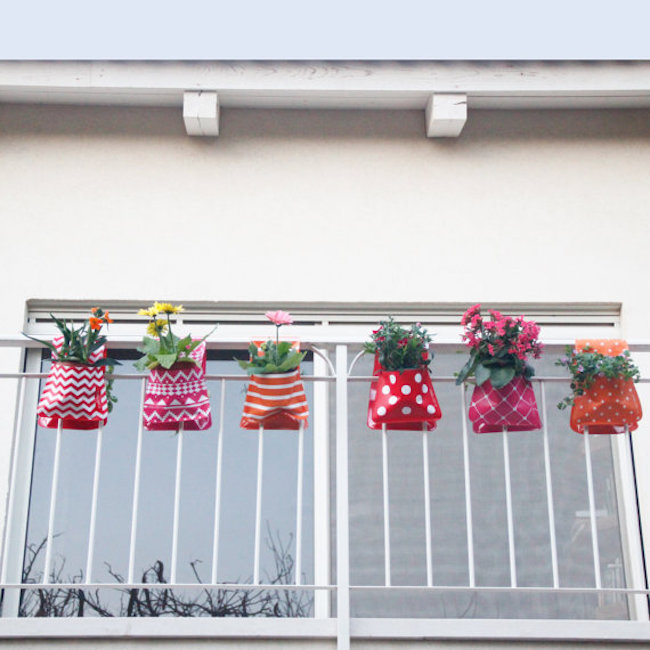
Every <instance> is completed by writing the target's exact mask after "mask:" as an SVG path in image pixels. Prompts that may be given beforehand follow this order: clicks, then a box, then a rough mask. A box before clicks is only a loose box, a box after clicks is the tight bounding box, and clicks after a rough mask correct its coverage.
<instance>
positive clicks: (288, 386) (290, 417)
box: [240, 368, 309, 430]
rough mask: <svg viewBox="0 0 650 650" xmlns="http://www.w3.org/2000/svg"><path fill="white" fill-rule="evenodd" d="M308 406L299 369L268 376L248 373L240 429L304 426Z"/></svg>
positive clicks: (296, 427) (294, 427) (295, 427)
mask: <svg viewBox="0 0 650 650" xmlns="http://www.w3.org/2000/svg"><path fill="white" fill-rule="evenodd" d="M308 417H309V406H308V404H307V396H306V395H305V389H304V387H303V385H302V380H301V378H300V368H296V369H295V370H293V371H292V372H285V373H281V374H271V375H251V380H250V383H249V384H248V390H247V391H246V402H245V403H244V413H243V415H242V419H241V423H240V426H241V428H242V429H259V428H260V427H264V428H265V429H289V430H292V429H294V430H295V429H298V428H300V424H301V423H303V424H304V427H305V428H306V427H307V420H308Z"/></svg>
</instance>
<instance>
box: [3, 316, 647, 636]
mask: <svg viewBox="0 0 650 650" xmlns="http://www.w3.org/2000/svg"><path fill="white" fill-rule="evenodd" d="M240 307H241V306H240ZM392 307H393V309H391V306H389V305H388V306H386V309H385V310H380V309H377V308H376V307H373V308H369V309H365V310H364V309H359V308H358V309H356V310H355V312H354V313H352V314H348V313H344V314H341V313H338V310H334V309H333V310H332V311H331V312H330V313H328V312H327V311H326V310H323V309H320V310H319V311H321V314H319V316H318V317H317V318H313V320H314V321H316V322H318V323H319V324H314V325H306V326H301V325H300V324H298V325H296V326H294V328H292V335H293V336H295V337H296V338H298V339H301V340H303V341H308V342H309V343H311V344H314V345H316V346H325V345H330V346H335V345H336V344H350V345H358V344H361V343H363V341H365V340H366V339H367V336H368V331H369V325H372V324H374V323H376V322H377V320H379V318H382V317H383V316H384V315H385V314H387V313H397V314H398V318H399V316H400V315H401V316H402V317H401V318H400V320H405V321H414V320H419V321H421V322H423V323H424V324H425V325H428V324H429V323H433V325H430V326H429V327H430V329H432V330H434V331H436V332H437V333H438V336H437V337H436V341H435V344H436V345H457V341H458V334H459V331H460V330H459V327H458V325H457V323H458V320H459V311H460V309H459V308H448V307H447V308H438V309H433V310H432V309H431V307H429V309H422V308H420V309H419V310H418V309H415V310H414V309H413V307H412V306H408V307H407V308H404V307H402V306H392ZM508 307H509V308H508ZM502 308H503V310H504V311H510V312H514V313H518V312H521V311H525V313H527V315H529V316H530V317H534V316H535V309H532V308H531V307H530V306H524V305H513V306H503V307H502ZM118 309H119V308H118ZM118 309H113V310H112V311H113V312H116V311H118ZM252 309H253V308H251V307H248V309H247V310H240V311H238V310H237V309H236V308H233V309H231V310H230V311H228V312H227V313H226V314H224V313H218V312H219V311H220V310H216V313H214V315H213V314H211V313H209V312H208V313H202V314H196V313H192V314H191V318H188V317H187V316H186V317H185V320H186V321H190V320H191V321H192V332H193V334H194V335H201V334H202V329H201V328H200V327H198V328H197V326H196V323H197V322H200V321H201V320H205V321H206V325H205V326H204V327H203V329H205V330H206V332H207V330H208V328H209V325H208V324H207V322H209V321H210V320H218V321H220V322H221V323H224V324H223V325H221V326H220V328H219V330H218V332H217V333H216V335H214V336H212V337H211V339H210V346H211V347H230V346H232V345H233V344H236V345H237V344H238V345H242V346H244V345H245V344H246V343H247V342H248V341H249V340H250V339H251V338H258V337H259V334H260V331H262V332H263V331H264V328H262V327H261V326H260V325H259V324H251V325H247V324H241V320H242V319H246V317H249V318H250V319H251V320H255V317H250V316H249V314H251V312H252ZM85 311H86V310H85V309H78V310H77V309H75V310H74V311H72V312H71V316H77V317H81V315H82V314H83V313H85ZM292 311H294V312H295V311H296V310H295V309H293V310H292ZM400 311H401V312H402V314H400ZM540 311H542V312H543V313H544V314H546V316H547V320H548V321H549V322H550V323H553V326H552V329H553V337H552V338H551V337H549V338H547V339H546V343H557V344H560V343H569V342H571V341H572V340H573V339H574V338H576V337H584V336H585V330H586V329H587V330H588V331H589V335H590V336H593V337H600V336H603V337H604V336H608V337H616V336H618V335H619V334H620V319H619V317H618V314H614V313H613V309H612V307H611V306H598V307H595V308H592V309H583V310H578V311H577V313H576V310H575V309H573V311H571V310H570V309H565V310H564V311H562V310H561V309H560V310H557V309H556V310H555V312H554V311H553V308H552V307H548V308H547V311H544V310H540ZM558 311H559V312H561V313H559V314H557V312H558ZM618 311H620V306H619V307H618ZM418 312H419V313H418ZM602 312H604V313H602ZM224 316H225V318H224ZM569 316H570V317H569ZM43 318H44V313H43V311H42V310H35V311H32V312H31V313H30V317H29V319H28V322H27V328H26V331H28V332H30V333H33V334H35V335H38V336H48V335H51V334H53V331H52V328H51V326H50V325H49V324H47V323H44V322H43ZM537 318H538V320H540V322H541V321H542V319H540V318H539V316H538V317H537ZM229 319H231V320H236V321H239V323H238V324H232V325H229V324H227V323H228V320H229ZM576 321H578V324H576ZM141 329H142V326H141V324H137V325H135V324H133V323H131V324H128V325H125V326H120V325H119V324H118V325H117V326H112V328H111V342H112V343H114V345H115V346H116V347H135V346H136V344H137V341H138V340H139V338H140V336H141ZM549 329H550V328H549ZM25 347H26V354H25V355H24V372H27V373H32V372H36V373H38V372H40V363H41V361H40V353H39V352H37V351H31V352H30V350H29V349H30V348H33V347H34V346H33V345H32V344H31V343H30V344H28V345H26V346H25ZM644 350H650V346H646V347H645V348H644ZM327 371H328V362H327V361H326V360H325V359H322V358H320V357H318V356H317V355H314V374H315V375H321V374H327ZM645 388H647V387H642V388H641V390H640V393H642V392H645V393H646V396H650V395H647V393H648V391H647V390H644V389H645ZM327 391H328V389H327V386H326V384H325V383H317V384H316V385H315V387H314V417H313V428H314V456H315V459H316V458H319V461H318V462H314V495H315V502H314V540H315V544H316V548H315V558H314V570H315V576H314V578H315V584H326V583H327V584H329V582H330V572H331V567H330V548H329V543H330V529H329V526H330V516H329V513H330V508H331V505H332V504H330V503H329V501H330V496H329V495H330V489H329V487H330V486H329V477H330V467H329V462H330V451H329V450H330V441H329V431H330V426H329V425H330V423H329V422H328V417H329V416H328V410H329V409H328V405H327ZM333 391H334V388H332V392H333ZM19 393H20V394H19V396H18V402H17V406H16V427H15V433H16V434H19V435H16V436H15V437H14V443H13V451H12V477H11V483H12V486H13V491H12V498H11V499H10V500H9V505H8V512H7V529H6V536H5V544H6V546H5V552H4V554H3V564H2V576H3V580H2V581H3V582H6V583H19V582H20V579H21V572H22V562H10V561H7V558H12V557H13V558H16V557H20V558H22V553H23V550H24V548H23V547H24V539H25V537H24V531H25V526H26V523H27V510H28V504H29V491H30V483H31V471H26V468H29V469H31V464H32V453H33V449H34V435H35V428H34V426H33V421H34V420H33V416H34V415H35V413H31V414H30V413H29V410H30V409H29V408H28V407H27V405H32V408H33V410H34V411H35V405H36V402H37V399H38V383H37V382H25V383H24V388H23V390H21V391H19ZM337 419H338V418H337ZM333 430H334V429H333ZM613 438H614V437H613ZM615 438H616V439H612V447H613V450H614V454H615V461H616V463H615V465H616V477H617V494H618V498H619V504H618V505H619V513H620V514H621V531H622V533H623V537H624V539H623V540H622V542H623V548H624V553H627V555H626V561H625V565H626V579H627V580H628V582H627V584H630V585H636V584H639V581H640V580H641V579H642V576H644V567H643V564H642V562H641V560H640V558H641V548H640V543H639V541H638V540H639V538H638V535H635V534H634V519H635V517H634V516H633V515H634V513H635V512H636V499H637V495H636V494H635V492H634V490H633V489H631V485H632V483H631V481H630V480H629V478H630V477H629V475H628V476H623V475H622V471H623V470H621V467H623V466H624V465H625V464H626V463H627V464H628V465H629V449H628V448H627V447H626V444H625V439H624V438H623V437H620V436H617V437H615ZM323 459H325V460H323ZM640 465H646V466H647V467H648V469H649V470H650V460H648V459H647V457H646V458H645V459H642V460H641V459H639V455H638V454H637V474H640V473H641V472H644V471H645V470H644V469H643V467H641V466H640ZM627 471H628V470H625V472H627ZM645 474H646V475H650V472H645ZM317 487H318V488H322V489H317ZM642 523H643V524H646V525H645V527H644V528H645V530H648V527H647V522H642ZM635 540H637V541H636V545H637V547H636V548H635ZM12 593H13V594H15V596H12V595H11V594H12ZM17 597H18V590H15V589H14V590H8V591H7V592H6V593H5V602H4V607H5V612H7V611H9V612H11V611H12V609H13V608H15V611H17V602H18V601H17ZM630 599H631V600H632V601H633V603H634V607H633V610H632V611H634V612H635V613H636V616H637V621H639V622H640V621H647V620H648V614H647V597H646V596H645V595H636V596H630ZM644 612H645V614H644ZM330 615H331V611H330V598H329V594H328V593H325V592H318V591H317V592H316V593H315V616H314V619H309V620H307V621H305V620H297V619H291V620H290V621H266V622H255V621H250V620H247V621H245V625H244V624H242V622H241V621H240V622H236V621H229V622H225V625H224V626H223V627H222V629H223V630H224V632H225V633H226V634H228V633H227V632H226V630H232V633H233V634H235V635H237V636H239V635H241V636H249V635H250V634H251V632H250V631H251V630H257V632H255V633H253V636H257V637H260V638H261V637H266V636H274V637H276V638H277V637H282V638H289V637H293V636H305V635H306V636H309V637H312V638H319V637H322V638H327V637H331V636H332V634H335V633H336V620H337V619H332V618H330ZM5 616H6V614H5ZM135 620H136V619H133V620H131V619H130V622H129V625H133V623H134V622H135ZM174 620H177V619H174ZM145 621H146V619H137V624H136V625H137V627H138V628H140V629H141V633H142V635H143V636H148V635H151V636H163V637H164V636H166V635H168V634H171V632H170V630H168V629H167V627H168V626H170V624H168V623H164V624H163V626H161V627H159V628H158V627H155V629H154V626H152V625H151V622H145ZM310 621H311V622H310ZM372 621H376V622H374V623H373V622H372ZM400 621H402V619H400ZM27 623H30V625H29V626H28V625H27ZM80 623H81V622H80V621H74V622H73V621H70V620H69V619H60V620H57V621H48V622H44V623H43V625H39V626H34V623H33V621H31V619H25V620H23V619H16V620H13V619H11V618H4V619H0V637H2V636H3V635H6V636H15V637H21V636H24V635H26V636H39V635H43V634H46V633H47V634H48V635H54V636H57V635H59V633H60V634H61V635H63V636H67V635H70V636H77V635H83V636H88V635H90V636H92V628H93V626H94V625H96V623H97V622H96V621H93V620H92V619H84V622H83V623H81V625H80ZM441 623H442V628H441V627H440V624H441ZM494 623H496V624H497V626H502V625H503V621H495V622H494ZM516 623H518V624H520V623H521V621H517V622H516ZM529 623H532V627H531V628H530V634H531V636H529V637H523V638H531V639H533V638H535V639H537V638H567V637H571V638H577V637H576V635H575V634H569V633H568V628H566V627H563V626H562V625H559V623H560V622H558V621H539V622H529ZM633 623H634V621H624V622H612V621H607V622H599V621H598V622H594V621H581V622H579V625H580V626H582V627H581V629H583V630H584V632H583V633H581V634H584V638H594V637H598V638H603V636H602V631H603V630H604V629H606V628H607V629H609V630H610V631H611V632H610V634H611V635H612V636H611V639H612V640H623V639H635V640H638V639H639V638H644V639H645V638H649V639H650V635H648V631H647V629H646V628H639V627H637V626H635V625H632V624H633ZM287 624H288V630H289V631H287V630H285V631H284V632H282V630H283V629H284V628H285V627H287ZM462 624H463V626H464V629H465V632H454V628H453V625H454V621H453V620H448V621H440V620H437V621H436V630H438V631H437V632H436V633H435V634H432V635H430V634H429V633H428V632H426V629H428V628H427V623H426V621H410V620H409V621H407V627H408V630H411V631H413V636H418V637H422V636H424V637H426V638H491V635H492V633H493V632H489V630H490V629H491V628H492V627H493V625H492V623H490V622H488V623H486V622H481V621H468V620H463V622H462ZM111 625H113V626H114V629H115V630H116V631H115V634H119V633H120V632H118V631H117V630H120V629H122V628H120V625H119V624H117V623H111ZM181 625H182V626H183V628H186V629H187V634H188V636H193V635H194V633H192V630H194V631H195V632H196V635H197V636H202V633H201V632H200V630H201V628H202V627H203V626H204V625H205V622H204V621H203V622H202V621H199V620H196V619H192V620H184V621H183V622H182V623H181ZM242 625H243V627H242ZM349 625H350V634H351V635H352V636H353V637H359V638H373V637H374V636H375V635H376V634H377V633H378V631H379V630H386V631H387V632H386V633H387V634H388V632H390V634H388V636H389V637H391V638H408V637H410V636H411V632H409V631H407V630H406V629H405V624H404V622H403V621H402V622H400V623H395V622H393V626H392V627H391V624H390V622H389V621H387V620H384V621H379V620H376V619H356V620H355V619H353V620H352V621H349ZM468 625H469V627H468ZM571 625H572V626H575V623H572V624H571ZM28 627H29V630H28V629H27V628H28ZM220 627H221V625H220ZM338 627H339V628H340V623H339V624H338ZM55 628H56V629H55ZM244 628H246V629H244ZM597 628H598V629H600V630H601V632H599V633H596V634H594V637H591V636H590V635H591V634H592V632H591V631H590V630H596V629H597ZM177 629H178V628H177ZM500 629H501V632H503V630H502V628H500ZM553 629H555V630H556V632H555V633H552V630H553ZM45 630H49V631H47V632H46V631H45ZM53 630H54V631H53ZM57 630H59V631H57ZM235 630H239V631H237V632H235ZM246 630H247V631H248V632H247V631H246ZM301 630H302V631H301ZM414 630H420V632H417V631H414ZM443 630H446V631H444V632H443ZM642 630H643V631H642ZM112 633H113V632H109V633H108V635H109V636H110V635H111V634H112ZM212 634H214V630H212ZM138 635H139V633H136V636H138ZM494 635H495V636H501V637H503V634H502V633H501V634H497V633H496V629H495V630H494ZM578 636H579V635H578ZM339 637H340V634H339ZM382 638H386V637H382ZM604 638H608V637H607V635H605V637H604ZM348 639H349V635H348ZM339 647H341V646H340V645H339Z"/></svg>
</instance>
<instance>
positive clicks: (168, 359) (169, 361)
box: [154, 354, 177, 370]
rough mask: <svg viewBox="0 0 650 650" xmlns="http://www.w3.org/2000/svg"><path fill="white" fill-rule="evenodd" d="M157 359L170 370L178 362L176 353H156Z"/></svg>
mask: <svg viewBox="0 0 650 650" xmlns="http://www.w3.org/2000/svg"><path fill="white" fill-rule="evenodd" d="M154 356H155V357H156V361H158V363H159V364H160V365H161V366H162V367H163V368H166V369H167V370H169V368H171V367H172V366H173V365H174V363H175V362H176V358H177V355H176V354H155V355H154Z"/></svg>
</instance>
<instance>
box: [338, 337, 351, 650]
mask: <svg viewBox="0 0 650 650" xmlns="http://www.w3.org/2000/svg"><path fill="white" fill-rule="evenodd" d="M347 363H348V348H347V345H337V346H336V578H337V585H338V588H337V592H336V594H337V598H336V611H337V618H338V620H337V623H338V625H337V650H349V649H350V530H349V501H348V487H349V486H348V369H347Z"/></svg>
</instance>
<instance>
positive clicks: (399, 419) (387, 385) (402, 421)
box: [368, 356, 442, 431]
mask: <svg viewBox="0 0 650 650" xmlns="http://www.w3.org/2000/svg"><path fill="white" fill-rule="evenodd" d="M372 374H373V375H374V376H376V377H377V379H376V380H373V382H372V383H371V384H370V399H369V401H368V427H370V428H371V429H381V428H382V427H383V426H384V425H385V426H386V428H387V429H401V430H406V431H416V430H417V431H422V429H423V428H424V427H426V429H427V431H431V430H432V429H435V428H436V424H437V423H438V420H439V419H440V418H441V417H442V412H441V410H440V404H439V403H438V398H437V397H436V393H435V391H434V390H433V384H432V383H431V377H430V376H429V372H428V370H427V369H426V368H409V369H407V370H383V369H382V367H381V366H380V365H379V362H378V360H377V356H375V366H374V370H373V373H372Z"/></svg>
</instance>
